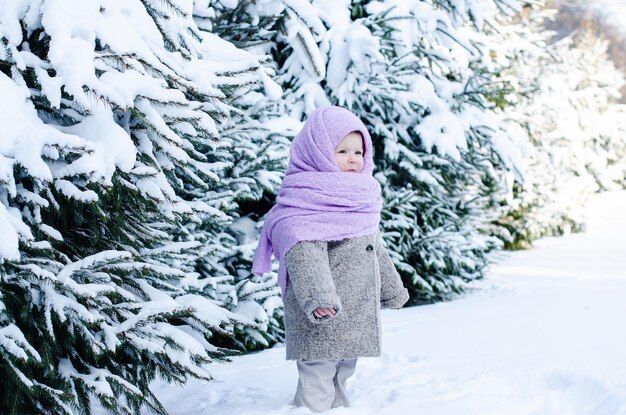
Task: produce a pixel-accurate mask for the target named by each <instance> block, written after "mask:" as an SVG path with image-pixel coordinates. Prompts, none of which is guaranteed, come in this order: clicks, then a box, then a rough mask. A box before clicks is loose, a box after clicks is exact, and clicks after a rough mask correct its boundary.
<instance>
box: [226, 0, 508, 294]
mask: <svg viewBox="0 0 626 415" xmlns="http://www.w3.org/2000/svg"><path fill="white" fill-rule="evenodd" d="M498 4H499V5H501V6H502V7H504V8H509V11H511V10H512V9H510V7H517V6H516V3H515V2H498ZM238 7H239V9H238V13H237V14H236V13H233V12H229V11H224V10H221V11H220V12H222V13H224V14H219V13H218V14H219V15H220V16H223V15H225V16H227V19H229V20H232V19H233V16H238V17H239V18H240V20H239V24H240V25H241V26H242V27H244V28H245V27H246V25H249V24H255V25H257V27H259V26H260V29H259V30H258V32H257V33H258V34H257V35H255V37H254V38H248V39H247V42H246V40H245V39H244V40H242V39H231V40H232V41H235V40H239V41H241V42H242V46H244V47H249V48H252V49H253V50H262V51H264V53H271V54H273V56H274V57H275V60H276V62H277V63H278V65H279V69H278V77H277V80H279V82H280V83H281V85H282V86H283V87H284V89H285V91H286V92H285V95H284V97H283V100H282V102H281V103H277V104H276V106H277V107H279V108H280V110H279V112H286V113H288V114H291V116H292V117H293V118H295V119H297V120H301V119H303V118H305V117H306V115H307V114H308V113H310V112H311V111H313V110H314V109H315V108H316V107H318V106H321V105H329V104H337V105H341V106H344V107H347V108H349V109H351V110H352V111H353V112H355V113H356V114H357V115H359V116H360V117H361V118H362V119H363V120H364V121H365V122H366V124H368V126H369V128H370V131H371V132H372V134H373V138H374V142H375V151H376V154H375V160H376V164H377V175H376V177H377V178H378V179H379V180H380V181H381V182H382V184H383V188H384V189H385V191H384V194H385V210H384V211H383V223H382V226H383V228H384V237H385V240H386V242H387V244H388V245H389V247H390V251H391V252H392V257H393V259H394V262H395V263H396V265H397V267H398V269H399V270H400V272H401V273H402V275H403V278H404V280H405V283H406V285H407V286H409V287H410V288H411V291H412V295H413V301H414V302H419V301H428V300H433V299H436V298H441V297H443V296H446V295H449V294H450V293H452V292H455V291H459V290H460V289H462V287H464V286H465V285H466V283H467V281H470V280H473V279H475V278H477V277H480V276H481V275H482V272H483V269H484V267H485V265H486V264H487V262H488V261H487V255H488V253H489V252H490V251H491V250H492V249H493V248H494V247H495V246H496V245H497V244H498V241H497V240H495V239H494V238H492V237H490V236H488V235H485V234H483V233H481V228H482V227H484V226H486V225H487V224H488V223H489V221H490V220H492V219H494V216H493V215H494V213H493V212H494V209H493V207H494V206H496V205H498V201H499V198H500V197H501V196H500V195H501V191H502V189H503V188H504V187H503V182H504V172H505V171H507V170H510V171H513V170H515V169H516V168H518V167H519V160H518V159H517V153H516V152H517V150H516V147H517V144H516V143H514V142H513V141H512V139H511V138H510V133H509V131H508V128H507V126H506V125H505V124H503V123H502V122H501V121H500V120H499V119H498V118H497V117H496V116H495V115H494V114H493V113H492V111H491V108H492V107H493V106H494V104H493V103H492V102H494V101H496V99H497V96H498V95H501V94H502V92H501V91H499V90H498V89H497V88H494V87H492V86H489V87H485V86H484V85H483V84H482V82H484V81H485V79H488V78H489V74H488V73H487V72H486V71H487V68H484V67H481V60H484V59H485V58H486V57H485V55H484V54H483V51H482V50H481V49H480V48H479V47H478V45H476V44H474V42H476V38H478V36H477V35H476V36H474V35H468V32H469V33H476V31H475V29H473V27H472V26H470V25H469V24H468V23H467V20H468V19H472V20H473V21H474V24H475V26H474V27H480V26H481V25H483V23H484V22H485V21H491V20H490V19H491V15H492V14H493V13H494V12H495V11H494V10H492V8H493V3H489V4H487V3H484V4H483V3H480V4H478V3H469V2H462V1H461V2H459V1H455V2H428V1H410V2H405V1H403V2H400V1H387V2H376V1H371V2H370V1H353V2H350V1H334V0H333V1H326V0H318V1H314V2H311V3H310V2H307V1H298V0H291V1H284V2H280V1H269V2H264V3H263V4H262V5H261V4H252V3H249V4H248V3H245V5H244V4H240V5H239V6H238ZM241 16H246V17H245V18H243V17H241ZM218 20H219V19H218ZM492 23H493V24H495V22H492ZM229 39H230V38H229Z"/></svg>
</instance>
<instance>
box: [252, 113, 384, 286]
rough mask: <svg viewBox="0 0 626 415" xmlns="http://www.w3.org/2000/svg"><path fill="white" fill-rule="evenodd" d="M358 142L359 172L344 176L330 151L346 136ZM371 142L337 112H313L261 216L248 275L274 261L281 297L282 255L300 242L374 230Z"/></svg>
mask: <svg viewBox="0 0 626 415" xmlns="http://www.w3.org/2000/svg"><path fill="white" fill-rule="evenodd" d="M353 131H357V132H359V133H361V135H362V137H363V146H364V147H363V148H364V150H365V154H364V156H365V160H364V165H363V170H362V171H361V172H360V173H347V172H346V173H344V172H342V171H341V170H340V169H339V167H338V166H337V162H336V161H335V156H334V151H335V147H336V146H337V144H338V143H339V142H340V141H341V140H342V139H343V138H344V137H345V136H346V135H347V134H349V133H351V132H353ZM373 168H374V165H373V159H372V139H371V138H370V135H369V133H368V132H367V129H366V128H365V125H363V122H361V120H360V119H359V118H358V117H357V116H355V115H354V114H352V113H351V112H350V111H348V110H346V109H344V108H340V107H324V108H319V109H317V110H315V111H314V112H313V113H312V114H311V115H310V116H309V118H308V119H307V121H306V122H305V124H304V126H303V127H302V131H300V132H299V133H298V135H297V136H296V137H295V138H294V140H293V143H292V144H291V151H290V159H289V167H288V168H287V172H286V174H285V178H284V180H283V183H282V185H281V187H280V191H279V193H278V196H277V198H276V205H274V207H272V209H271V210H270V211H269V212H268V213H267V215H266V216H265V223H264V224H263V229H262V231H261V237H260V239H259V245H258V247H257V251H256V255H255V257H254V262H253V264H252V272H253V273H255V274H257V275H262V274H264V273H266V272H269V271H270V270H271V257H272V253H274V256H275V257H276V258H277V259H278V264H279V267H278V285H279V286H280V288H281V290H282V295H283V296H284V295H285V290H286V288H287V279H288V276H287V270H286V267H285V255H286V254H287V252H288V251H289V249H291V247H292V246H294V245H295V244H296V243H298V242H299V241H338V240H342V239H346V238H354V237H358V236H364V235H370V234H373V233H375V232H376V231H377V230H378V226H379V222H380V209H381V207H382V197H381V190H380V185H379V184H378V182H377V181H376V179H374V177H372V170H373Z"/></svg>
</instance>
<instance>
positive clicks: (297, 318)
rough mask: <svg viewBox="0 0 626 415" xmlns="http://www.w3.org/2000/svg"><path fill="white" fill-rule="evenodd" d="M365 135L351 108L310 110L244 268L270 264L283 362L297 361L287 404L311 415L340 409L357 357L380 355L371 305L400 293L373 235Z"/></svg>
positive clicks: (395, 304)
mask: <svg viewBox="0 0 626 415" xmlns="http://www.w3.org/2000/svg"><path fill="white" fill-rule="evenodd" d="M373 167H374V166H373V158H372V140H371V138H370V136H369V134H368V132H367V130H366V128H365V125H364V124H363V123H362V122H361V120H360V119H359V118H357V117H356V116H355V115H354V114H352V113H351V112H350V111H348V110H346V109H344V108H340V107H324V108H320V109H318V110H316V111H314V112H313V113H312V114H311V116H310V117H309V118H308V120H307V121H306V122H305V124H304V127H303V128H302V131H300V133H298V135H297V136H296V138H295V139H294V140H293V143H292V146H291V151H290V160H289V167H288V168H287V172H286V174H285V178H284V180H283V183H282V186H281V188H280V192H279V194H278V197H277V198H276V205H275V206H274V207H273V208H272V209H271V210H270V211H269V212H268V214H267V216H266V218H265V223H264V225H263V230H262V231H261V237H260V240H259V245H258V247H257V252H256V255H255V258H254V263H253V267H252V271H253V272H254V273H255V274H259V275H261V274H263V273H265V272H268V271H270V269H271V262H270V261H271V255H272V253H274V255H275V256H276V258H277V259H278V263H279V269H278V283H279V285H280V288H281V290H282V295H283V302H284V311H285V336H286V346H287V359H288V360H296V364H297V368H298V373H299V380H298V387H297V390H296V395H295V398H294V404H295V405H296V406H306V407H308V408H310V409H311V410H312V411H315V412H320V411H325V410H328V409H330V408H335V407H338V406H349V401H348V397H347V396H346V380H347V379H348V378H349V377H350V376H351V375H352V374H353V373H354V370H355V367H356V361H357V358H358V357H366V356H380V349H381V327H380V308H381V307H383V308H400V307H402V305H404V303H405V302H406V301H407V300H408V298H409V296H408V292H407V290H406V288H404V287H403V286H402V282H401V280H400V276H399V275H398V273H397V271H396V269H395V267H394V265H393V263H392V262H391V259H390V258H389V254H388V253H387V251H386V250H385V248H384V247H383V245H382V243H381V239H380V234H379V222H380V209H381V207H382V197H381V191H380V185H379V184H378V182H377V181H376V179H374V178H373V177H372V170H373Z"/></svg>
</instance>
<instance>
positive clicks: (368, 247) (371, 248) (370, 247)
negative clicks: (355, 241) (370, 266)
mask: <svg viewBox="0 0 626 415" xmlns="http://www.w3.org/2000/svg"><path fill="white" fill-rule="evenodd" d="M365 250H366V251H367V252H372V251H373V250H374V247H373V246H372V245H368V246H366V247H365Z"/></svg>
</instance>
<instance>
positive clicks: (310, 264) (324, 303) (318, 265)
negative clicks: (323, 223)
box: [285, 241, 341, 323]
mask: <svg viewBox="0 0 626 415" xmlns="http://www.w3.org/2000/svg"><path fill="white" fill-rule="evenodd" d="M285 263H286V266H287V274H288V282H287V284H288V285H289V287H290V288H291V289H293V292H294V294H295V297H296V299H297V300H298V303H299V304H300V308H302V310H303V311H304V312H305V313H306V315H307V317H308V318H309V320H310V321H311V322H313V323H323V322H327V321H330V320H332V319H334V318H335V317H337V316H338V315H339V314H340V313H341V302H340V300H339V296H338V295H337V290H336V288H335V282H334V281H333V277H332V274H331V272H330V264H329V260H328V243H327V242H324V241H300V242H298V243H297V244H295V245H294V246H293V247H292V248H291V249H290V250H289V251H288V252H287V255H286V256H285ZM290 288H288V289H290ZM318 307H327V308H334V309H335V310H336V311H337V313H336V314H335V315H334V316H324V317H322V318H317V317H315V315H314V314H313V310H315V309H316V308H318Z"/></svg>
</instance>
